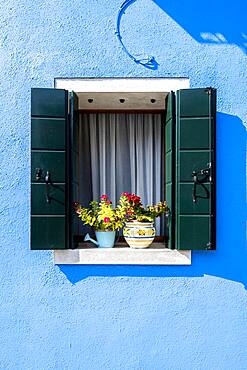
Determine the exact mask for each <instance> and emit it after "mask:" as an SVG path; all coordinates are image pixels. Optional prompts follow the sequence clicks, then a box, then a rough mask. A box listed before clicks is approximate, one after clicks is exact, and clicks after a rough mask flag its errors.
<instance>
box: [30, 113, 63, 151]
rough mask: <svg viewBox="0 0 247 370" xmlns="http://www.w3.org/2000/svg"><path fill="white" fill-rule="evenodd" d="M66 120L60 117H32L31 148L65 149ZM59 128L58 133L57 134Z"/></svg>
mask: <svg viewBox="0 0 247 370" xmlns="http://www.w3.org/2000/svg"><path fill="white" fill-rule="evenodd" d="M65 129H66V120H65V119H62V118H37V117H34V118H32V130H31V143H32V149H60V150H65V137H66V135H65ZM58 130H59V135H58V134H57V132H58Z"/></svg>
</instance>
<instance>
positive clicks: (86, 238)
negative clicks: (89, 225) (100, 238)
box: [84, 234, 99, 246]
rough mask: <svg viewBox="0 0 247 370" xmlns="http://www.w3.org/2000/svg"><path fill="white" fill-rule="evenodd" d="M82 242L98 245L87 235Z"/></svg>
mask: <svg viewBox="0 0 247 370" xmlns="http://www.w3.org/2000/svg"><path fill="white" fill-rule="evenodd" d="M84 241H85V242H88V241H90V242H92V243H94V244H95V245H97V246H98V245H99V243H98V242H96V240H94V239H92V238H90V235H89V234H86V235H85V238H84Z"/></svg>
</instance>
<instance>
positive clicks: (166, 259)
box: [54, 78, 191, 265]
mask: <svg viewBox="0 0 247 370" xmlns="http://www.w3.org/2000/svg"><path fill="white" fill-rule="evenodd" d="M189 87H190V81H189V79H188V78H101V79H96V78H78V79H66V78H65V79H64V78H56V79H55V88H58V89H65V90H68V91H74V92H76V93H77V94H78V93H81V94H80V99H79V107H80V109H88V108H85V105H86V100H87V99H92V97H91V93H101V94H102V93H114V99H119V98H120V94H121V98H122V96H123V95H122V94H123V93H132V94H133V93H138V94H136V98H135V100H136V101H135V103H136V104H139V105H138V106H139V107H140V109H145V104H149V103H147V100H148V99H151V96H154V95H155V96H156V97H157V99H158V101H159V104H160V106H161V105H162V104H163V102H164V100H163V99H165V95H166V94H164V93H168V92H169V91H177V90H179V89H187V88H189ZM144 93H145V94H144ZM160 93H163V94H164V95H163V94H160ZM112 96H113V95H112ZM133 96H134V95H133ZM138 96H139V97H138ZM96 97H97V99H98V97H99V95H98V94H97V95H96V94H95V98H96ZM109 98H110V95H108V97H107V99H108V102H106V103H107V104H105V105H104V106H103V103H102V99H100V100H101V103H100V107H102V108H100V109H111V107H112V103H110V102H109ZM111 98H112V97H111ZM127 99H129V97H128V95H126V100H127ZM142 99H144V100H145V99H146V100H145V103H144V104H141V100H142ZM116 104H118V103H116ZM128 104H130V103H129V102H128ZM126 106H127V105H126ZM107 107H108V108H107ZM143 107H144V108H143ZM164 107H165V105H163V106H162V108H161V109H164ZM89 109H92V106H91V107H90V108H89ZM96 109H99V108H96ZM114 109H124V108H122V105H121V106H120V108H118V107H116V105H115V104H114ZM127 109H132V106H130V105H129V108H127ZM148 109H150V108H148ZM151 109H154V106H153V105H152V108H151ZM54 263H55V264H78V265H79V264H85V265H95V264H104V265H105V264H106V265H108V264H118V265H190V264H191V251H177V250H170V249H167V248H161V247H160V245H159V244H157V245H155V244H153V245H152V247H150V248H146V249H131V248H109V249H103V248H102V249H99V248H81V249H76V250H72V249H67V250H55V251H54Z"/></svg>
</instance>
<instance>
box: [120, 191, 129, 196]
mask: <svg viewBox="0 0 247 370" xmlns="http://www.w3.org/2000/svg"><path fill="white" fill-rule="evenodd" d="M121 195H122V196H123V197H128V196H129V195H130V194H129V193H128V192H127V191H125V192H124V193H122V194H121Z"/></svg>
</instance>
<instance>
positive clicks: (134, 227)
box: [123, 221, 155, 248]
mask: <svg viewBox="0 0 247 370" xmlns="http://www.w3.org/2000/svg"><path fill="white" fill-rule="evenodd" d="M123 236H124V238H125V240H126V242H127V243H128V245H129V246H130V248H148V247H149V246H150V245H151V243H152V242H153V240H154V237H155V227H154V223H153V222H138V221H132V222H126V224H125V226H124V228H123Z"/></svg>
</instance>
